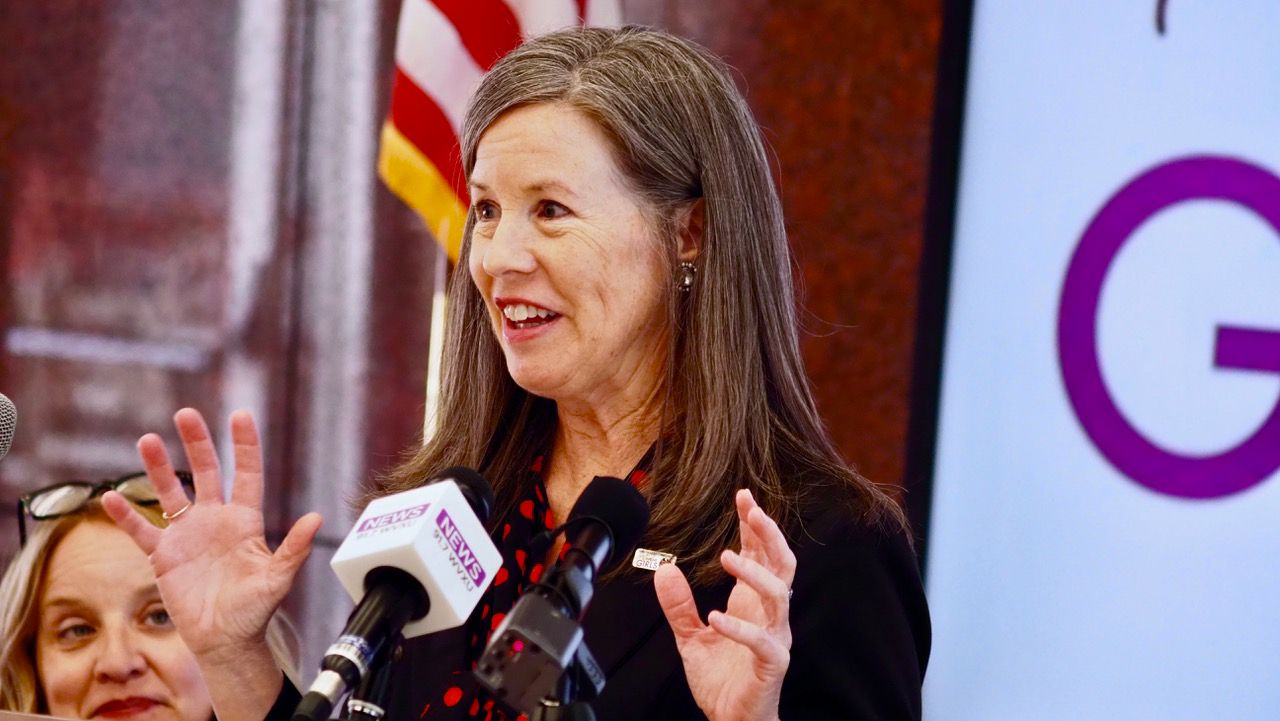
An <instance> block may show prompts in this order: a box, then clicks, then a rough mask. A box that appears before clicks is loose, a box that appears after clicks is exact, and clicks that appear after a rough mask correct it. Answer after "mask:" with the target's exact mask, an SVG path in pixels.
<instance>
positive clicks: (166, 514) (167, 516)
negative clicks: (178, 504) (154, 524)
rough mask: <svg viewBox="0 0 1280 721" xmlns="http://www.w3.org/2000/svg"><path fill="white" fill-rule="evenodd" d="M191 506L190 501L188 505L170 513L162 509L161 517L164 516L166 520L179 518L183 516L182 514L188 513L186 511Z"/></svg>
mask: <svg viewBox="0 0 1280 721" xmlns="http://www.w3.org/2000/svg"><path fill="white" fill-rule="evenodd" d="M190 507H191V504H190V503H188V504H187V505H185V506H183V507H182V508H179V509H178V510H176V511H174V512H173V513H169V512H168V511H161V512H160V517H161V518H163V519H164V520H166V521H172V520H173V519H175V518H177V517H178V516H181V515H182V514H184V513H186V512H187V509H188V508H190Z"/></svg>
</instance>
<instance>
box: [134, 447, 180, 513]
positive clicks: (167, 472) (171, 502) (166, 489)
mask: <svg viewBox="0 0 1280 721" xmlns="http://www.w3.org/2000/svg"><path fill="white" fill-rule="evenodd" d="M138 457H139V458H141V459H142V467H143V469H145V470H146V472H147V479H148V480H150V481H151V487H152V488H154V489H156V497H157V498H159V499H160V508H161V510H163V511H164V512H165V513H168V514H169V515H173V514H175V513H177V512H178V511H180V510H182V508H183V506H186V505H187V504H188V503H190V502H191V499H190V498H188V497H187V492H186V491H185V490H183V488H182V484H181V483H180V482H179V481H178V475H177V474H176V473H174V470H173V463H172V462H171V461H170V460H169V452H168V451H167V450H165V447H164V441H163V440H161V438H160V436H158V435H156V434H154V433H148V434H146V435H145V436H143V437H141V438H139V439H138Z"/></svg>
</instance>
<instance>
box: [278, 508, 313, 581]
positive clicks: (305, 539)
mask: <svg viewBox="0 0 1280 721" xmlns="http://www.w3.org/2000/svg"><path fill="white" fill-rule="evenodd" d="M323 522H324V519H323V518H321V517H320V514H319V513H308V514H306V515H305V516H303V517H302V518H299V519H298V520H297V521H294V523H293V527H292V528H290V529H289V532H288V533H287V534H285V537H284V540H283V541H281V542H280V547H279V548H277V549H276V552H275V555H274V556H272V559H271V561H272V565H274V566H275V567H276V571H277V572H278V573H279V574H280V577H281V578H282V579H286V580H287V583H286V585H292V584H293V577H294V576H295V575H297V573H298V569H300V568H302V563H303V562H304V561H306V560H307V556H309V555H311V543H312V541H314V540H315V538H316V533H317V532H319V530H320V524H321V523H323Z"/></svg>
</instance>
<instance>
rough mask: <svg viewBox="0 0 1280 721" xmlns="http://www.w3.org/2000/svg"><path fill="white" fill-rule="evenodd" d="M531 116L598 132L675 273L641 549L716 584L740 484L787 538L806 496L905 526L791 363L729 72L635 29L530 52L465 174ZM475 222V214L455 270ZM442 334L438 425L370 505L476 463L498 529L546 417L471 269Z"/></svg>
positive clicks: (762, 161) (486, 96)
mask: <svg viewBox="0 0 1280 721" xmlns="http://www.w3.org/2000/svg"><path fill="white" fill-rule="evenodd" d="M537 103H561V104H564V105H566V106H568V107H571V108H573V109H575V110H577V111H579V112H581V113H583V114H584V115H585V116H586V117H589V118H590V119H592V120H593V121H594V122H596V123H597V124H598V125H599V127H600V128H602V129H603V130H604V132H605V134H606V135H607V136H608V137H609V138H610V140H611V141H612V145H613V151H614V154H615V157H614V160H615V162H616V163H617V164H618V167H619V168H620V169H621V170H622V174H623V176H624V177H625V178H626V179H627V182H628V183H629V184H630V186H631V188H632V189H633V190H634V192H635V193H636V194H637V197H639V198H640V199H641V200H642V201H643V202H642V205H646V206H647V209H648V211H649V215H650V217H651V219H652V222H653V227H654V229H655V231H656V233H657V235H658V237H659V238H660V239H661V242H663V243H664V246H665V250H664V252H665V255H666V256H667V261H668V266H669V267H670V268H671V274H670V277H669V279H668V283H667V285H668V288H667V291H668V292H667V293H666V297H667V298H668V299H669V301H668V304H667V316H668V321H669V328H670V329H671V331H672V332H671V337H672V339H673V342H672V343H671V344H670V351H669V357H668V360H667V363H666V376H665V385H664V390H665V404H664V407H663V416H662V430H661V433H660V438H659V439H658V441H657V447H656V449H655V455H654V458H653V466H652V468H651V470H650V474H649V481H648V483H647V485H646V488H645V490H646V493H647V494H648V496H649V501H650V504H651V506H652V508H653V515H652V519H651V521H650V525H649V529H648V531H647V533H646V535H645V540H643V541H642V545H645V546H646V547H649V548H660V549H663V550H668V551H671V552H673V553H676V554H677V555H678V556H680V558H681V559H682V565H684V563H683V562H684V561H687V562H688V564H689V567H690V570H691V571H692V577H693V579H694V580H695V582H710V581H712V580H714V579H715V578H717V577H719V576H720V574H721V573H723V572H722V571H721V570H720V567H719V562H718V556H719V553H720V551H721V550H722V549H724V548H726V547H729V546H730V545H731V544H732V543H734V541H735V538H736V534H737V517H736V512H735V510H734V504H733V494H734V491H735V490H736V489H738V488H748V489H750V490H751V491H752V493H753V495H754V496H755V498H756V500H757V501H758V502H759V503H760V504H761V506H763V508H764V510H765V511H766V512H767V513H769V515H770V516H772V517H773V518H774V519H776V520H778V521H779V523H780V524H781V525H782V526H783V528H785V529H788V531H789V532H792V533H794V532H796V530H797V527H796V521H797V519H798V510H799V504H800V503H801V501H802V500H803V497H804V496H805V495H807V494H809V493H811V492H813V491H814V489H815V487H816V486H817V485H822V486H823V487H824V488H826V489H827V490H828V491H831V492H832V494H833V497H832V501H833V502H836V498H837V497H839V498H846V499H849V500H850V501H851V503H852V504H853V505H854V506H855V510H856V511H857V512H859V513H861V514H862V515H863V516H864V517H865V518H867V519H868V520H870V521H874V522H882V521H887V522H890V523H893V524H895V525H898V526H899V527H902V528H905V520H904V518H903V516H902V513H901V511H900V509H898V507H897V505H896V504H894V503H893V501H892V500H891V499H889V498H888V497H887V496H886V495H885V494H884V493H882V492H881V491H880V490H879V489H878V488H876V486H875V485H874V484H872V483H870V482H868V481H866V480H865V479H863V478H861V477H860V476H858V475H857V474H855V473H854V472H853V471H851V470H850V469H849V468H848V466H847V465H846V464H845V463H844V462H843V461H842V460H841V458H840V456H839V454H838V452H837V451H836V450H835V448H834V446H833V445H832V444H831V441H830V439H829V437H828V436H827V433H826V430H825V429H824V427H823V425H822V422H821V420H820V419H819V417H818V413H817V410H816V408H815V406H814V402H813V397H812V393H811V392H810V388H809V383H808V379H807V378H806V376H805V374H804V369H803V363H802V361H801V358H800V352H799V342H798V331H797V319H796V303H795V298H794V290H793V286H792V278H791V255H790V249H789V247H788V245H787V238H786V231H785V228H784V226H783V220H782V207H781V203H780V202H779V199H778V194H777V191H776V189H775V187H774V184H773V178H772V176H771V174H770V171H769V163H768V159H767V156H766V152H765V147H764V143H763V142H762V140H761V138H760V133H759V129H758V127H757V126H756V123H755V121H754V119H753V118H752V116H751V113H750V110H749V109H748V108H747V105H746V102H745V101H744V100H743V98H742V96H741V95H740V94H739V93H738V91H737V89H736V88H735V86H734V84H733V81H732V79H731V77H730V74H729V71H728V69H727V68H726V67H725V66H724V65H723V64H722V63H721V62H720V61H719V60H718V59H716V58H715V57H714V56H712V55H711V54H710V53H709V52H708V51H706V50H705V49H703V48H701V47H699V46H697V45H695V44H693V43H691V42H688V41H686V40H682V39H680V38H677V37H674V36H672V35H669V34H666V33H663V32H660V31H656V30H651V29H646V28H639V27H625V28H621V29H616V30H615V29H600V28H589V29H573V30H565V31H561V32H556V33H552V34H550V35H545V36H542V37H539V38H535V39H533V40H530V41H528V42H526V43H525V44H523V45H521V46H520V47H518V48H516V49H515V50H514V51H512V52H511V53H510V54H509V55H507V56H506V57H504V58H503V59H502V60H500V61H499V62H498V63H497V64H496V65H495V66H494V67H493V68H492V69H491V70H490V71H489V73H488V74H487V75H486V76H485V78H484V80H483V82H482V83H481V85H480V88H479V90H478V91H477V92H476V95H475V97H474V98H473V99H472V102H471V106H470V107H469V109H468V112H467V115H466V120H465V122H464V124H463V137H462V143H461V145H462V147H461V152H462V164H463V168H464V170H465V172H466V174H467V175H468V177H469V176H470V174H471V170H472V168H473V167H474V165H475V159H476V147H477V145H478V144H479V142H480V138H481V137H482V136H483V134H484V132H485V131H486V130H487V129H488V128H489V126H490V125H492V124H493V123H494V121H495V120H497V119H498V118H499V117H500V116H502V115H503V114H504V113H506V112H508V111H510V110H512V109H514V108H517V107H520V106H526V105H532V104H537ZM699 199H701V200H702V201H703V202H704V206H703V207H704V212H705V218H704V226H703V234H702V247H701V253H700V254H699V256H698V258H697V261H696V264H697V266H698V269H699V272H698V275H697V281H696V283H695V284H694V287H693V289H692V291H691V292H689V293H682V292H680V291H678V290H677V287H676V270H677V267H678V233H679V231H680V228H681V224H682V220H683V219H684V218H686V217H687V216H688V213H689V211H690V208H691V207H692V206H693V204H695V203H696V202H697V201H698V200H699ZM474 221H475V216H474V212H471V213H468V216H467V225H466V229H465V231H464V238H463V246H462V258H463V260H462V267H466V258H467V257H468V254H469V252H470V247H471V230H472V227H473V225H474ZM446 333H447V335H446V341H445V361H444V377H443V383H442V396H441V406H440V409H439V413H440V415H439V419H438V420H439V423H438V426H439V428H440V430H439V431H438V432H437V434H436V435H435V436H434V437H432V438H431V439H430V441H429V442H428V443H427V444H426V445H425V446H424V447H423V448H422V449H421V450H420V451H419V452H418V453H417V454H416V455H414V456H413V457H412V458H411V459H409V460H408V461H407V462H405V463H404V464H403V465H402V466H401V467H399V468H398V469H396V470H395V471H393V472H392V474H391V475H390V476H389V477H388V478H387V479H386V480H385V481H384V483H383V485H382V488H381V489H380V490H379V493H391V492H395V491H398V490H403V489H406V488H411V487H414V486H416V485H419V484H420V483H421V482H422V479H424V478H426V477H429V475H430V474H431V473H432V472H434V471H437V470H439V469H442V468H445V467H447V466H452V465H466V466H471V467H474V468H477V469H478V470H479V471H480V472H481V473H482V474H484V475H485V477H486V478H489V479H490V480H491V481H492V482H493V483H494V487H495V491H496V493H497V496H498V508H497V509H496V513H495V516H496V517H497V518H501V517H502V515H503V514H505V513H506V512H509V511H510V510H511V508H512V507H513V506H514V504H515V503H516V502H517V501H518V500H519V498H520V497H521V495H522V494H523V493H525V492H526V491H527V488H525V487H523V486H522V483H523V482H524V479H525V478H526V477H527V476H526V474H525V470H526V468H527V467H528V465H529V462H530V461H531V459H532V457H533V456H534V455H536V454H538V453H540V452H545V451H547V450H549V449H550V447H551V439H552V437H553V434H554V431H555V424H556V413H555V406H554V404H553V403H552V402H551V401H549V400H547V399H544V398H539V397H536V396H533V395H531V394H529V393H527V392H526V391H524V390H523V389H521V388H520V387H518V386H517V385H516V384H515V383H514V382H513V381H512V380H511V377H510V375H509V374H508V373H507V370H506V365H505V361H504V358H503V355H502V350H501V348H500V346H499V345H498V343H497V341H496V339H495V338H494V337H493V332H492V330H491V328H490V320H489V316H488V314H487V312H486V310H485V307H484V300H483V298H482V297H481V296H480V294H479V292H478V291H477V290H476V288H475V286H474V285H473V284H472V282H471V280H470V278H469V277H468V276H467V274H466V273H465V272H456V273H454V274H453V278H452V280H451V282H450V285H449V318H448V327H447V330H446ZM842 490H843V491H844V492H843V493H841V492H840V491H842Z"/></svg>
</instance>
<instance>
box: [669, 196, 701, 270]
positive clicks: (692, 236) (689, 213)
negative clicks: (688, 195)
mask: <svg viewBox="0 0 1280 721" xmlns="http://www.w3.org/2000/svg"><path fill="white" fill-rule="evenodd" d="M705 223H706V203H704V202H703V200H702V198H698V199H697V200H694V201H693V202H692V203H689V204H688V205H686V206H685V207H684V210H682V211H681V214H680V218H679V220H678V225H677V226H676V227H677V235H678V236H679V238H680V248H679V254H680V260H682V261H688V262H693V261H694V260H695V259H696V258H697V257H698V256H699V255H700V254H701V253H702V229H703V226H704V224H705Z"/></svg>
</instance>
